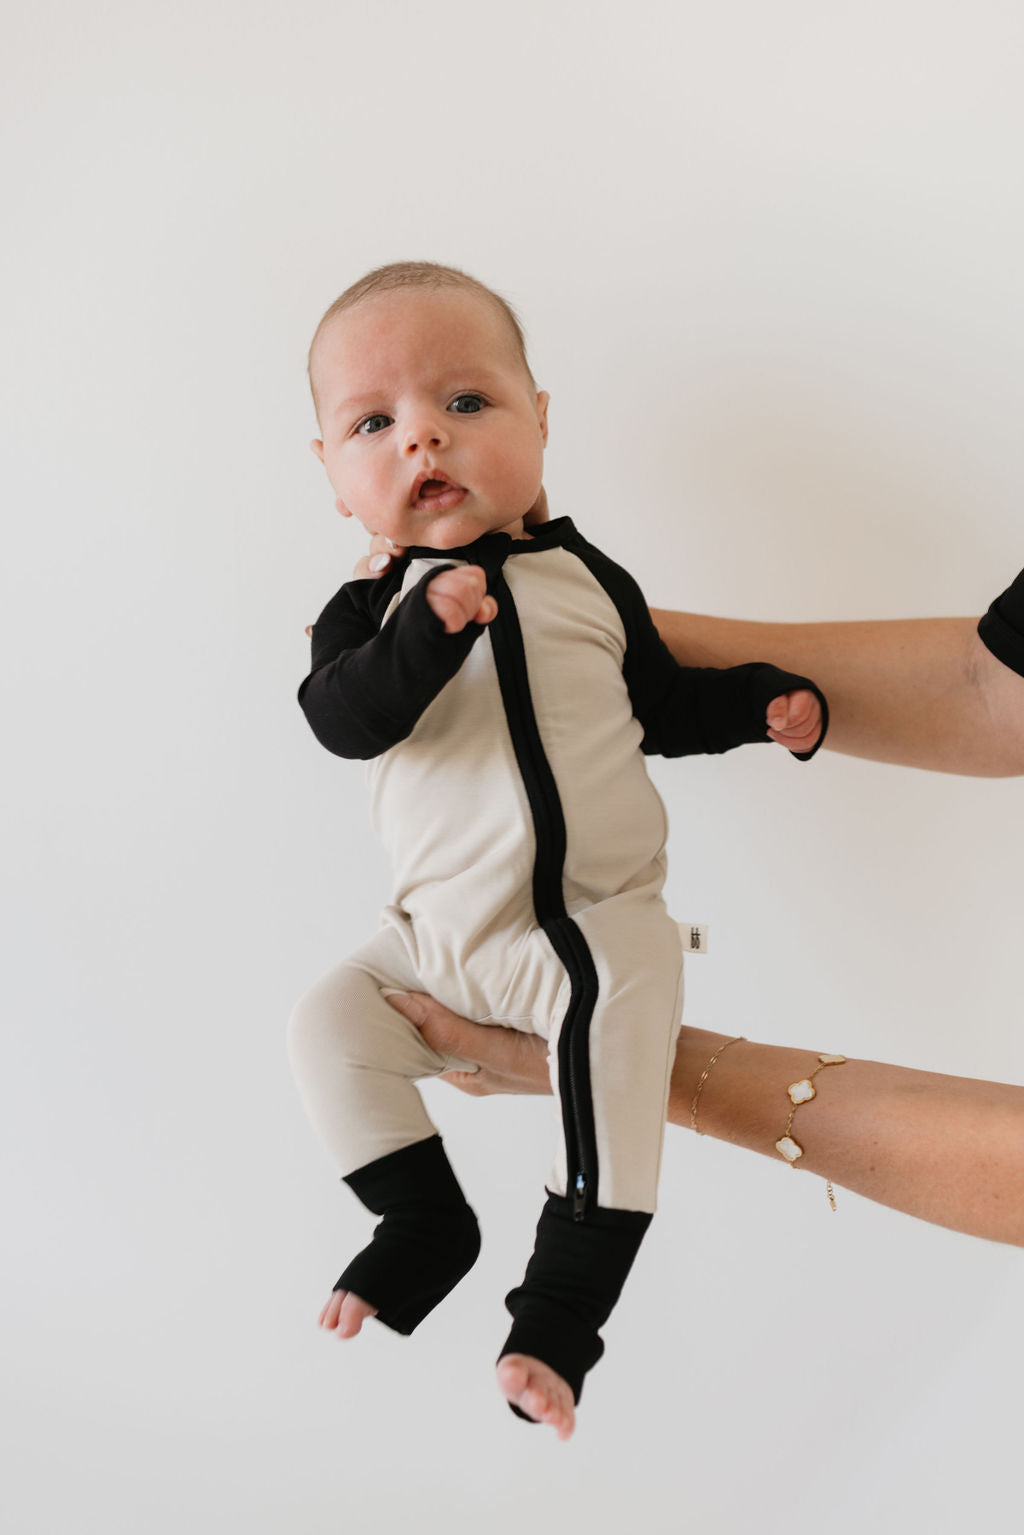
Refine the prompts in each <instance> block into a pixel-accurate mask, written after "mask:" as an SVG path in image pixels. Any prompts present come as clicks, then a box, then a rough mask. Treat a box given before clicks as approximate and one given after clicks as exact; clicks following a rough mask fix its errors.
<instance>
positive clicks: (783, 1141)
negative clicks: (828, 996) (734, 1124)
mask: <svg viewBox="0 0 1024 1535" xmlns="http://www.w3.org/2000/svg"><path fill="white" fill-rule="evenodd" d="M845 1064H846V1056H845V1055H819V1056H818V1065H817V1066H815V1068H814V1070H813V1071H812V1072H811V1074H810V1076H807V1077H801V1078H800V1080H799V1082H791V1083H790V1084H789V1086H788V1087H787V1088H786V1092H787V1094H788V1096H789V1101H790V1105H791V1107H790V1110H789V1118H788V1119H787V1120H786V1128H785V1130H783V1132H782V1135H781V1136H780V1137H779V1139H778V1140H777V1141H776V1142H775V1150H776V1151H777V1152H778V1153H779V1155H780V1156H781V1157H784V1158H785V1160H786V1161H787V1162H788V1163H789V1165H790V1167H795V1166H796V1164H797V1162H798V1161H799V1159H800V1158H801V1157H802V1156H803V1154H804V1148H803V1147H802V1146H801V1144H800V1142H799V1141H798V1140H795V1139H794V1137H793V1135H792V1134H791V1133H790V1132H791V1131H792V1129H793V1117H794V1115H795V1114H796V1111H797V1109H798V1108H799V1107H800V1105H801V1104H802V1103H810V1101H811V1099H812V1098H816V1097H817V1096H818V1094H817V1090H816V1088H815V1086H814V1078H815V1077H816V1076H817V1075H818V1072H819V1071H824V1069H825V1067H826V1066H844V1065H845ZM825 1192H826V1194H827V1195H828V1202H829V1204H830V1205H831V1206H832V1208H833V1210H834V1209H835V1207H836V1198H835V1194H834V1193H833V1191H832V1183H831V1180H828V1181H826V1184H825Z"/></svg>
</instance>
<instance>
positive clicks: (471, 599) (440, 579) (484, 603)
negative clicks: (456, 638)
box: [427, 565, 498, 634]
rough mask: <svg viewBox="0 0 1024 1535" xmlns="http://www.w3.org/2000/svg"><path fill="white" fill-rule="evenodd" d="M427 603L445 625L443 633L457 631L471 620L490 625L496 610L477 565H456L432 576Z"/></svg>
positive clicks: (484, 577)
mask: <svg viewBox="0 0 1024 1535" xmlns="http://www.w3.org/2000/svg"><path fill="white" fill-rule="evenodd" d="M427 606H428V607H429V609H430V611H431V612H432V613H436V614H437V616H438V618H439V619H440V620H441V622H442V623H443V624H444V632H445V634H459V633H460V632H461V631H462V630H463V629H464V628H465V627H466V625H467V624H468V623H471V622H475V623H478V624H489V623H490V621H491V619H492V618H493V617H494V615H495V613H497V611H498V604H497V603H496V602H495V600H494V598H493V597H488V595H487V577H486V576H485V575H484V573H483V571H482V570H481V569H480V566H479V565H459V566H457V567H456V569H455V570H442V572H441V574H440V575H439V576H434V578H433V580H432V581H431V582H430V585H429V586H428V587H427Z"/></svg>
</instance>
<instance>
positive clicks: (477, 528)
mask: <svg viewBox="0 0 1024 1535" xmlns="http://www.w3.org/2000/svg"><path fill="white" fill-rule="evenodd" d="M487 533H508V534H510V535H511V537H513V538H522V537H524V534H525V530H524V527H523V519H522V517H516V518H512V519H510V520H504V521H502V522H498V521H497V520H496V519H494V518H491V519H481V518H479V517H467V516H462V517H459V516H458V515H456V514H453V515H452V516H450V517H443V516H442V517H437V518H435V519H433V520H432V521H431V522H430V524H429V525H428V526H426V527H424V528H422V529H419V530H417V536H416V537H415V538H410V540H409V541H410V543H414V544H419V545H420V546H421V547H423V548H427V549H460V548H462V547H463V546H464V545H465V544H474V543H476V541H477V539H478V538H483V537H484V535H485V534H487Z"/></svg>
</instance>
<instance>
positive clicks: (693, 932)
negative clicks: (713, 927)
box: [690, 927, 700, 949]
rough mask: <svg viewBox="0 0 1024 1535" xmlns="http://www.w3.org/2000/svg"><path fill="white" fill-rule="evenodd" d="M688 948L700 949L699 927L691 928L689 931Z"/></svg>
mask: <svg viewBox="0 0 1024 1535" xmlns="http://www.w3.org/2000/svg"><path fill="white" fill-rule="evenodd" d="M690 948H691V949H699V948H700V928H699V927H691V929H690Z"/></svg>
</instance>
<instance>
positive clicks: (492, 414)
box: [309, 262, 548, 549]
mask: <svg viewBox="0 0 1024 1535" xmlns="http://www.w3.org/2000/svg"><path fill="white" fill-rule="evenodd" d="M309 379H310V386H311V388H312V391H313V400H314V403H315V405H316V411H317V420H318V422H319V423H320V430H321V432H322V434H323V436H322V439H321V438H315V439H314V441H313V444H312V446H313V451H314V452H315V453H316V454H317V456H318V458H319V459H320V460H321V462H322V463H323V465H324V468H325V469H326V471H327V477H328V479H329V480H330V482H331V485H332V487H333V489H334V493H335V496H336V498H337V500H336V504H337V507H338V510H339V511H340V512H341V513H342V514H343V515H344V516H346V517H349V516H355V517H357V518H358V519H359V521H360V522H361V523H362V524H363V526H364V527H366V528H367V529H369V530H370V531H371V532H377V533H384V534H386V535H387V537H389V538H390V539H392V540H393V542H395V543H396V544H423V545H427V546H428V547H431V548H435V549H454V548H457V547H458V546H459V545H461V544H467V543H472V542H473V540H474V539H476V538H479V537H480V536H481V534H483V533H493V532H498V531H505V532H510V533H513V534H518V533H519V532H520V531H521V529H522V518H523V515H524V514H525V513H526V512H528V511H529V510H530V508H531V507H532V506H533V505H534V503H535V501H536V500H537V497H538V495H539V493H540V487H541V474H542V467H543V454H544V444H545V443H546V441H547V403H548V397H547V395H546V394H544V393H543V392H538V390H537V386H536V384H535V383H534V380H533V375H532V374H531V372H530V368H529V364H528V363H527V360H526V349H525V346H524V343H523V333H522V330H521V329H520V326H519V322H518V320H517V319H516V316H515V314H514V312H513V310H512V309H511V307H510V306H509V305H508V304H507V303H506V302H505V300H504V299H502V298H500V297H499V296H498V294H496V293H493V292H492V291H491V290H490V289H489V288H486V287H484V285H483V284H482V283H479V282H477V281H476V279H475V278H472V277H469V276H467V275H466V273H464V272H460V271H458V270H457V269H456V268H454V267H445V266H437V265H435V264H433V263H431V262H400V263H396V264H395V265H393V266H387V267H381V268H379V269H378V270H377V271H374V272H370V273H368V274H367V276H365V277H363V278H361V279H360V281H359V282H357V283H354V284H353V286H352V287H350V288H348V289H346V291H345V292H344V293H343V294H342V295H341V297H340V298H338V299H336V300H335V302H334V303H333V304H332V305H331V307H330V308H329V309H328V311H327V313H326V314H325V315H324V317H323V319H322V320H321V321H320V324H319V325H318V326H317V329H316V334H315V335H314V337H313V342H312V345H311V347H310V350H309Z"/></svg>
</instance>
